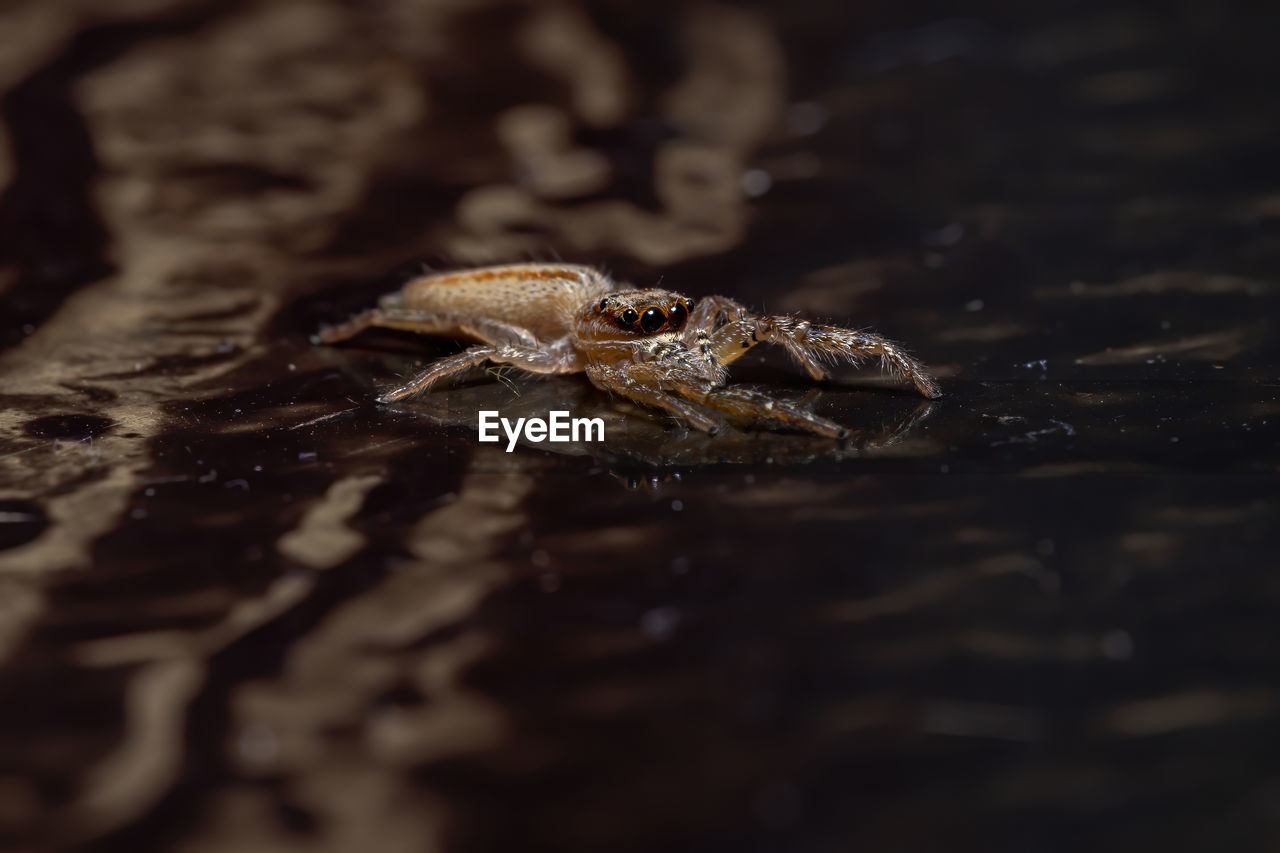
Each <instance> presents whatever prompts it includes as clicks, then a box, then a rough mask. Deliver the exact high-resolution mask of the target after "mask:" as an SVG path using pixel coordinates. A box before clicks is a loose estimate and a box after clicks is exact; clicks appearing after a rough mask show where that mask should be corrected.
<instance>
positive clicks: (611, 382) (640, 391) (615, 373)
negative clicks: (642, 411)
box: [587, 364, 720, 434]
mask: <svg viewBox="0 0 1280 853" xmlns="http://www.w3.org/2000/svg"><path fill="white" fill-rule="evenodd" d="M647 367H651V365H644V364H639V365H631V368H630V369H624V368H620V367H613V366H610V365H607V364H589V365H587V378H588V379H590V380H591V383H592V384H593V385H595V386H596V387H597V388H600V389H602V390H604V391H612V392H613V393H615V394H618V395H620V396H623V397H626V398H627V399H628V400H632V401H634V402H636V403H639V404H641V405H643V406H648V407H650V408H653V409H662V410H663V411H665V412H667V413H669V414H672V415H675V416H676V417H678V418H680V419H682V420H684V421H686V422H687V423H689V424H691V425H692V426H694V427H696V428H697V429H700V430H702V431H703V432H707V433H712V434H714V433H716V432H718V431H719V430H720V420H719V418H717V417H715V416H714V415H712V414H711V413H709V412H706V411H704V410H702V409H701V408H699V407H697V406H694V405H692V404H691V403H688V402H686V401H684V400H681V399H680V398H679V397H673V396H671V395H670V394H667V393H666V392H664V391H663V390H662V387H661V384H660V383H659V382H658V381H656V376H655V375H653V374H652V372H651V371H645V370H640V371H639V372H637V371H636V369H635V368H647Z"/></svg>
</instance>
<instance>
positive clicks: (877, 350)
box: [699, 297, 942, 399]
mask: <svg viewBox="0 0 1280 853" xmlns="http://www.w3.org/2000/svg"><path fill="white" fill-rule="evenodd" d="M713 298H714V299H717V300H723V301H725V302H732V300H724V298H723V297H713ZM733 305H734V306H736V307H737V308H739V309H741V306H738V305H737V303H733ZM701 307H702V306H701V305H699V308H701ZM762 343H774V344H778V345H779V346H781V347H783V348H784V349H786V351H787V352H788V353H789V354H790V355H791V356H792V358H794V359H795V360H796V361H798V362H800V363H801V364H802V365H804V367H805V368H806V369H807V370H808V371H809V375H810V376H812V377H813V378H814V379H823V378H825V376H826V370H825V369H824V368H823V366H822V359H828V360H835V359H840V360H844V361H848V362H852V363H854V364H857V363H858V362H860V361H862V360H863V359H864V358H866V357H868V356H875V357H878V358H879V359H880V363H881V365H882V366H883V367H884V368H885V369H886V370H888V371H889V372H890V373H892V374H894V375H899V376H904V377H906V378H907V379H909V380H910V381H911V383H912V384H914V385H915V386H916V389H917V390H919V392H920V393H921V394H922V395H924V396H925V397H928V398H930V399H933V398H935V397H940V396H942V389H941V388H939V387H938V383H937V381H936V380H935V379H934V378H933V377H932V376H930V375H929V372H928V371H927V370H926V369H925V367H924V365H923V364H921V363H920V362H919V361H917V360H916V359H914V358H912V357H911V355H910V354H909V353H908V352H907V351H906V350H904V349H903V348H902V347H900V346H899V345H897V344H895V343H894V342H892V341H890V340H888V339H887V338H884V337H882V336H880V335H877V334H874V333H872V332H859V331H855V330H853V329H844V328H841V327H839V326H823V325H818V324H815V323H810V322H809V321H808V320H802V319H799V318H797V317H785V316H776V315H775V316H756V315H753V314H750V313H749V312H747V311H746V310H745V309H741V312H740V313H739V314H738V315H737V316H736V317H734V318H733V319H730V320H729V321H728V322H726V323H725V324H724V325H722V326H720V327H719V328H718V329H716V331H715V332H713V333H712V334H711V335H710V340H709V341H708V345H709V349H710V354H711V355H712V356H713V357H714V358H715V359H717V360H718V361H720V363H722V364H729V363H731V362H733V361H736V360H737V359H739V358H741V357H742V355H743V354H744V353H746V352H747V351H748V350H750V349H751V348H752V347H754V346H756V345H757V344H762Z"/></svg>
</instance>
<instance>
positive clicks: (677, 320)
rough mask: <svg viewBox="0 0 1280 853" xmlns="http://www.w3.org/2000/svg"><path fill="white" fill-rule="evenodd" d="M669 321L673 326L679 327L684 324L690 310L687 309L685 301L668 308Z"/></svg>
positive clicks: (674, 327)
mask: <svg viewBox="0 0 1280 853" xmlns="http://www.w3.org/2000/svg"><path fill="white" fill-rule="evenodd" d="M667 312H668V313H667V322H669V323H670V324H671V328H673V329H679V328H680V327H681V326H683V325H684V321H685V320H686V319H687V318H688V316H689V312H688V311H686V310H685V307H684V303H683V302H677V303H675V304H674V305H672V306H671V307H670V308H668V309H667Z"/></svg>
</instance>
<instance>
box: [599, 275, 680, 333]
mask: <svg viewBox="0 0 1280 853" xmlns="http://www.w3.org/2000/svg"><path fill="white" fill-rule="evenodd" d="M691 310H693V300H692V299H690V298H689V297H687V296H683V295H681V294H679V293H673V292H672V291H670V290H660V289H658V288H651V289H649V290H621V291H617V292H615V293H610V294H609V295H607V296H604V297H601V299H600V300H599V301H598V302H595V303H594V304H592V305H590V306H588V307H587V309H586V311H585V312H584V313H583V315H582V318H581V322H580V327H581V328H583V330H584V331H585V332H587V334H588V335H589V336H590V337H592V338H594V339H596V340H619V339H620V340H634V339H636V338H652V337H658V336H660V335H667V334H672V335H673V334H674V333H676V332H679V331H680V330H681V329H683V328H684V325H685V323H687V322H688V320H689V312H690V311H691Z"/></svg>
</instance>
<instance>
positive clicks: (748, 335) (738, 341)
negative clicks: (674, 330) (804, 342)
mask: <svg viewBox="0 0 1280 853" xmlns="http://www.w3.org/2000/svg"><path fill="white" fill-rule="evenodd" d="M756 319H757V318H756V315H755V314H752V313H751V311H750V310H749V309H748V308H747V307H746V306H745V305H743V304H742V303H741V302H737V301H736V300H733V299H730V298H729V297H727V296H707V297H704V298H702V299H700V300H698V304H697V305H696V306H695V307H694V309H693V314H692V316H691V317H690V318H689V325H688V327H687V331H686V333H685V334H686V342H687V343H688V344H689V345H690V346H697V347H698V348H699V349H701V351H702V352H704V353H707V354H708V355H709V356H710V357H712V358H714V359H716V360H717V361H718V362H719V363H720V364H721V365H728V364H729V363H731V362H734V361H737V360H738V359H739V358H741V357H742V356H743V355H745V354H746V352H747V350H749V349H751V348H752V347H754V346H755V345H756V344H758V343H762V341H761V340H760V339H759V336H758V334H755V333H754V331H755V330H754V322H755V320H756ZM726 330H732V331H726ZM695 341H696V343H695ZM730 341H733V343H732V344H729V342H730ZM779 343H782V342H781V341H779ZM784 346H785V344H784ZM786 349H787V353H788V354H789V355H790V356H791V357H792V358H794V359H795V360H796V361H797V362H799V363H800V366H801V367H803V368H804V369H805V370H806V371H807V372H808V373H809V376H811V377H812V378H813V379H814V380H816V381H821V380H823V379H826V378H827V371H826V368H824V367H823V366H822V363H821V362H820V361H819V360H818V359H817V358H816V357H815V356H814V355H813V354H812V353H810V352H809V351H808V350H806V349H804V348H803V347H786Z"/></svg>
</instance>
